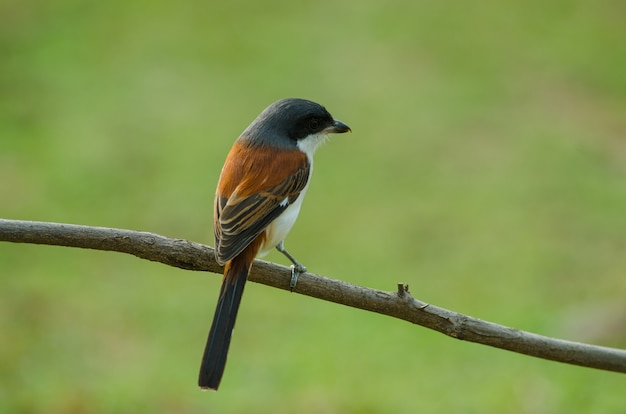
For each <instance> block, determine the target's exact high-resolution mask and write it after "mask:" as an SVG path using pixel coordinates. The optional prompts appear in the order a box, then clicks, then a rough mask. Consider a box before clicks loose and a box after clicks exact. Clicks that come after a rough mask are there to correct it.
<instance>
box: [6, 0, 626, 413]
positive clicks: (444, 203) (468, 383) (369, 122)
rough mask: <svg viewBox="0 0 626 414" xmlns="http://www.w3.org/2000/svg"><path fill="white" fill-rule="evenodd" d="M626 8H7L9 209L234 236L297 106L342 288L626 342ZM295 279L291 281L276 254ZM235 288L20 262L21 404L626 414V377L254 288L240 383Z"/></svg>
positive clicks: (303, 226) (97, 266)
mask: <svg viewBox="0 0 626 414" xmlns="http://www.w3.org/2000/svg"><path fill="white" fill-rule="evenodd" d="M625 13H626V8H625V7H624V3H623V2H619V1H609V0H599V1H583V0H581V1H560V0H554V1H548V2H546V1H536V0H531V1H511V2H499V1H494V0H487V1H483V2H447V1H421V2H417V1H399V0H391V1H385V2H382V1H380V2H373V1H354V0H353V1H345V2H336V1H327V0H318V1H284V0H264V1H258V2H245V1H232V2H209V1H183V2H166V1H134V2H132V1H131V2H127V1H121V0H112V1H105V2H89V1H80V0H60V1H49V2H45V1H18V0H3V1H1V2H0V217H4V218H13V219H28V220H40V221H55V222H68V223H76V224H85V225H96V226H106V227H119V228H128V229H137V230H144V231H151V232H156V233H159V234H163V235H166V236H171V237H177V238H185V239H190V240H194V241H198V242H202V243H207V244H212V230H211V220H212V218H211V215H212V199H213V192H214V188H215V185H216V182H217V177H218V175H219V171H220V168H221V165H222V162H223V160H224V158H225V156H226V153H227V151H228V149H229V148H230V146H231V145H232V142H233V140H234V139H235V138H236V137H237V136H238V134H239V133H240V132H241V131H243V129H244V128H245V127H246V126H247V125H248V124H249V122H250V121H252V119H254V118H255V117H256V115H257V114H258V113H259V112H260V111H261V110H262V109H263V108H264V107H265V106H267V105H268V104H269V103H271V102H273V101H275V100H277V99H280V98H283V97H290V96H295V97H304V98H309V99H312V100H315V101H318V102H320V103H322V104H324V105H325V106H326V107H327V108H328V109H329V111H330V112H331V113H332V114H333V115H334V116H335V117H336V118H337V119H340V120H342V121H344V122H346V123H347V124H349V125H350V126H351V127H352V129H353V133H352V134H346V135H338V136H335V137H333V138H332V140H331V142H330V143H328V144H326V145H325V146H323V147H322V148H321V149H320V150H319V151H318V153H317V156H316V171H315V174H314V177H313V182H312V184H311V186H310V189H309V192H308V195H307V200H306V201H305V203H304V207H303V210H302V212H301V214H300V219H299V221H298V224H297V225H296V226H295V228H294V230H293V231H292V233H291V235H290V237H289V238H288V240H287V247H288V248H289V249H290V251H291V252H292V253H293V254H294V255H296V257H298V258H299V260H300V261H302V262H303V263H304V264H306V265H307V266H308V268H309V269H310V270H311V271H313V272H315V273H319V274H322V275H326V276H329V277H333V278H337V279H342V280H345V281H348V282H351V283H355V284H359V285H364V286H368V287H372V288H378V289H384V290H394V289H395V286H396V284H397V282H399V281H402V282H404V283H408V284H409V285H410V288H411V292H412V293H413V295H414V296H415V297H417V298H419V299H421V300H424V301H426V302H430V303H433V304H436V305H438V306H443V307H446V308H450V309H452V310H455V311H458V312H462V313H466V314H469V315H472V316H475V317H479V318H482V319H486V320H490V321H494V322H497V323H501V324H505V325H508V326H513V327H516V328H519V329H524V330H529V331H532V332H536V333H540V334H544V335H548V336H555V337H560V338H565V339H571V340H577V341H586V342H591V343H597V344H603V345H609V346H617V347H622V348H624V347H626V334H625V332H626V302H625V300H624V297H625V296H626V76H625V74H626V53H625V46H624V45H625V44H626V29H624V15H625ZM268 259H269V260H275V261H278V262H280V263H286V262H285V260H284V259H283V258H282V257H280V255H278V254H275V253H272V254H271V255H270V256H268ZM219 284H220V277H219V276H218V275H214V274H203V273H199V272H189V271H183V270H179V269H174V268H169V267H166V266H164V265H160V264H156V263H151V262H146V261H142V260H139V259H136V258H134V257H131V256H127V255H122V254H115V253H107V252H97V251H84V250H77V249H69V248H60V247H48V246H35V245H13V244H8V243H4V244H0V412H1V413H34V412H46V413H70V414H71V413H104V412H107V413H110V412H117V413H136V412H176V413H214V412H215V413H227V412H232V413H238V412H240V413H245V412H271V413H293V412H297V413H383V412H384V413H387V412H389V413H416V412H445V413H504V412H507V413H563V412H594V413H623V412H624V410H625V409H626V399H625V397H624V390H625V389H626V377H624V376H623V375H621V374H615V373H609V372H602V371H596V370H592V369H586V368H580V367H574V366H567V365H563V364H558V363H554V362H548V361H543V360H539V359H534V358H530V357H526V356H522V355H517V354H513V353H509V352H505V351H501V350H497V349H492V348H488V347H484V346H480V345H475V344H470V343H464V342H460V341H456V340H454V339H451V338H448V337H445V336H443V335H441V334H439V333H436V332H432V331H428V330H426V329H423V328H420V327H417V326H413V325H410V324H407V323H406V322H401V321H397V320H393V319H390V318H386V317H383V316H380V315H376V314H370V313H366V312H363V311H358V310H355V309H351V308H346V307H341V306H338V305H334V304H331V303H325V302H321V301H319V300H313V299H310V298H307V297H303V296H300V295H297V294H289V293H287V292H284V291H278V290H274V289H270V288H267V287H264V286H261V285H256V284H253V283H250V284H249V285H248V286H247V288H246V294H245V297H244V301H243V304H242V308H241V311H240V314H239V318H238V323H237V328H236V330H235V334H234V338H233V343H232V347H231V351H230V358H229V364H228V366H227V369H226V374H225V376H224V379H223V382H222V386H221V389H220V391H219V392H217V393H212V392H208V393H207V392H201V391H199V390H198V388H197V387H196V377H197V370H198V365H199V362H200V357H201V353H202V350H203V347H204V341H205V339H206V334H207V331H208V328H209V325H210V321H211V319H212V314H213V309H214V304H215V300H216V296H217V292H218V289H219Z"/></svg>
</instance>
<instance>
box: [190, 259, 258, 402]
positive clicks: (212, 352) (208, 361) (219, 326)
mask: <svg viewBox="0 0 626 414" xmlns="http://www.w3.org/2000/svg"><path fill="white" fill-rule="evenodd" d="M245 262H246V261H245V260H236V259H235V260H233V261H232V262H230V263H229V264H227V267H226V270H225V272H224V282H223V283H222V288H221V290H220V296H219V299H218V301H217V307H216V309H215V316H214V317H213V324H212V325H211V330H210V331H209V338H208V340H207V344H206V347H205V348H204V355H203V357H202V365H201V366H200V376H199V378H198V385H199V386H200V388H203V389H213V390H217V388H218V387H219V385H220V381H221V380H222V374H223V373H224V368H225V367H226V357H227V356H228V347H229V345H230V338H231V336H232V332H233V328H234V326H235V319H236V318H237V311H238V310H239V304H240V303H241V297H242V295H243V288H244V286H245V284H246V279H247V277H248V270H249V266H250V265H249V264H248V263H245Z"/></svg>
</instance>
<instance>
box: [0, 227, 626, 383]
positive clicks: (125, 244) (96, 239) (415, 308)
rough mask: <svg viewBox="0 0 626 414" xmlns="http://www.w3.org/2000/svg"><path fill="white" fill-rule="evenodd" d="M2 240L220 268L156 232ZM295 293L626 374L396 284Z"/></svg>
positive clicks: (23, 232)
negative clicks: (417, 296)
mask: <svg viewBox="0 0 626 414" xmlns="http://www.w3.org/2000/svg"><path fill="white" fill-rule="evenodd" d="M0 241H7V242H13V243H34V244H47V245H55V246H66V247H79V248H85V249H95V250H106V251H115V252H121V253H128V254H132V255H134V256H137V257H139V258H142V259H146V260H151V261H155V262H160V263H164V264H166V265H169V266H174V267H178V268H182V269H188V270H197V271H209V272H213V273H220V274H221V273H222V270H223V269H222V267H221V266H220V265H218V264H217V262H216V261H215V259H214V253H213V249H212V248H211V247H209V246H205V245H203V244H199V243H195V242H191V241H187V240H182V239H171V238H168V237H164V236H160V235H158V234H154V233H147V232H140V231H131V230H122V229H113V228H104V227H90V226H80V225H72V224H59V223H47V222H36V221H21V220H4V219H0ZM249 279H250V280H251V281H253V282H257V283H262V284H264V285H267V286H272V287H275V288H278V289H284V290H289V281H290V279H291V270H290V269H289V268H288V267H285V266H281V265H277V264H273V263H269V262H265V261H262V260H256V261H255V262H254V265H253V267H252V271H251V272H250V275H249ZM294 292H296V293H300V294H303V295H307V296H311V297H314V298H318V299H322V300H326V301H330V302H335V303H338V304H341V305H346V306H351V307H354V308H358V309H363V310H367V311H370V312H376V313H380V314H383V315H388V316H391V317H394V318H398V319H403V320H405V321H408V322H411V323H414V324H417V325H421V326H423V327H426V328H429V329H433V330H435V331H438V332H441V333H443V334H445V335H448V336H450V337H453V338H457V339H460V340H464V341H470V342H476V343H480V344H483V345H489V346H492V347H496V348H501V349H506V350H509V351H513V352H518V353H521V354H525V355H530V356H534V357H539V358H544V359H548V360H552V361H558V362H564V363H568V364H574V365H580V366H584V367H590V368H597V369H602V370H607V371H615V372H622V373H626V350H622V349H616V348H607V347H602V346H595V345H589V344H584V343H579V342H572V341H565V340H561V339H555V338H550V337H546V336H542V335H537V334H533V333H530V332H525V331H521V330H518V329H514V328H510V327H507V326H502V325H498V324H495V323H492V322H487V321H483V320H480V319H477V318H473V317H471V316H467V315H463V314H460V313H456V312H453V311H450V310H447V309H443V308H440V307H437V306H434V305H431V304H428V303H425V302H421V301H419V300H417V299H415V298H413V297H412V296H411V294H410V293H409V292H408V287H407V286H405V285H402V284H399V285H398V289H397V291H396V292H386V291H381V290H375V289H369V288H366V287H362V286H356V285H352V284H350V283H346V282H342V281H340V280H335V279H330V278H327V277H323V276H319V275H315V274H312V273H304V274H302V275H300V277H299V279H298V285H297V286H296V288H295V289H294Z"/></svg>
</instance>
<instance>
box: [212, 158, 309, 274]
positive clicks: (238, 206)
mask: <svg viewBox="0 0 626 414" xmlns="http://www.w3.org/2000/svg"><path fill="white" fill-rule="evenodd" d="M235 151H239V152H238V153H237V154H233V155H232V156H231V155H229V157H228V158H227V162H226V164H225V165H224V170H223V171H222V176H221V178H220V184H219V185H218V193H217V195H216V196H215V210H214V233H215V246H216V253H217V256H216V257H217V260H218V262H220V263H225V262H227V261H229V260H231V259H232V258H234V257H235V256H237V255H238V254H239V253H241V252H242V251H243V249H245V248H246V247H247V246H248V245H249V244H250V243H251V242H252V241H253V240H254V239H255V238H256V237H257V236H258V235H259V234H261V232H263V230H265V228H266V227H267V226H268V225H269V224H270V223H271V222H272V221H273V220H274V219H276V217H278V216H279V215H280V214H281V213H282V212H283V211H285V209H287V207H289V205H290V204H291V203H293V202H294V201H295V200H296V199H297V198H298V196H299V195H300V192H301V191H302V190H303V189H304V188H305V187H306V184H307V181H308V178H309V173H310V165H309V162H308V160H307V158H306V155H305V154H304V153H301V152H300V151H297V152H295V153H293V155H292V154H288V155H287V154H282V155H283V156H281V157H277V153H276V151H267V150H262V149H260V148H257V150H256V151H255V153H254V159H255V161H256V162H251V159H250V157H249V155H250V154H247V153H246V152H247V151H242V150H241V149H237V148H236V147H233V150H231V154H232V153H233V152H235ZM285 156H286V157H287V158H290V159H289V160H285V158H286V157H285ZM261 159H264V161H265V162H259V161H260V160H261ZM229 160H231V162H229ZM234 160H236V162H233V161H234ZM278 160H281V162H278ZM283 161H286V162H283ZM233 168H234V170H231V169H233ZM226 177H228V181H226ZM269 177H272V179H270V178H269ZM233 180H235V181H237V182H232V181H233ZM278 180H280V181H278ZM277 181H278V182H277ZM259 184H265V185H266V186H267V187H265V185H259ZM259 187H261V189H258V188H259ZM255 188H256V189H257V190H256V191H255ZM229 190H232V192H230V191H229ZM229 192H230V196H227V194H228V193H229Z"/></svg>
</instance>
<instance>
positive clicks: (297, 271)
mask: <svg viewBox="0 0 626 414" xmlns="http://www.w3.org/2000/svg"><path fill="white" fill-rule="evenodd" d="M305 272H306V267H304V266H302V265H301V264H298V266H296V265H291V281H289V290H290V291H292V292H293V290H294V288H295V287H296V284H297V283H298V276H300V275H301V274H302V273H305Z"/></svg>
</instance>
